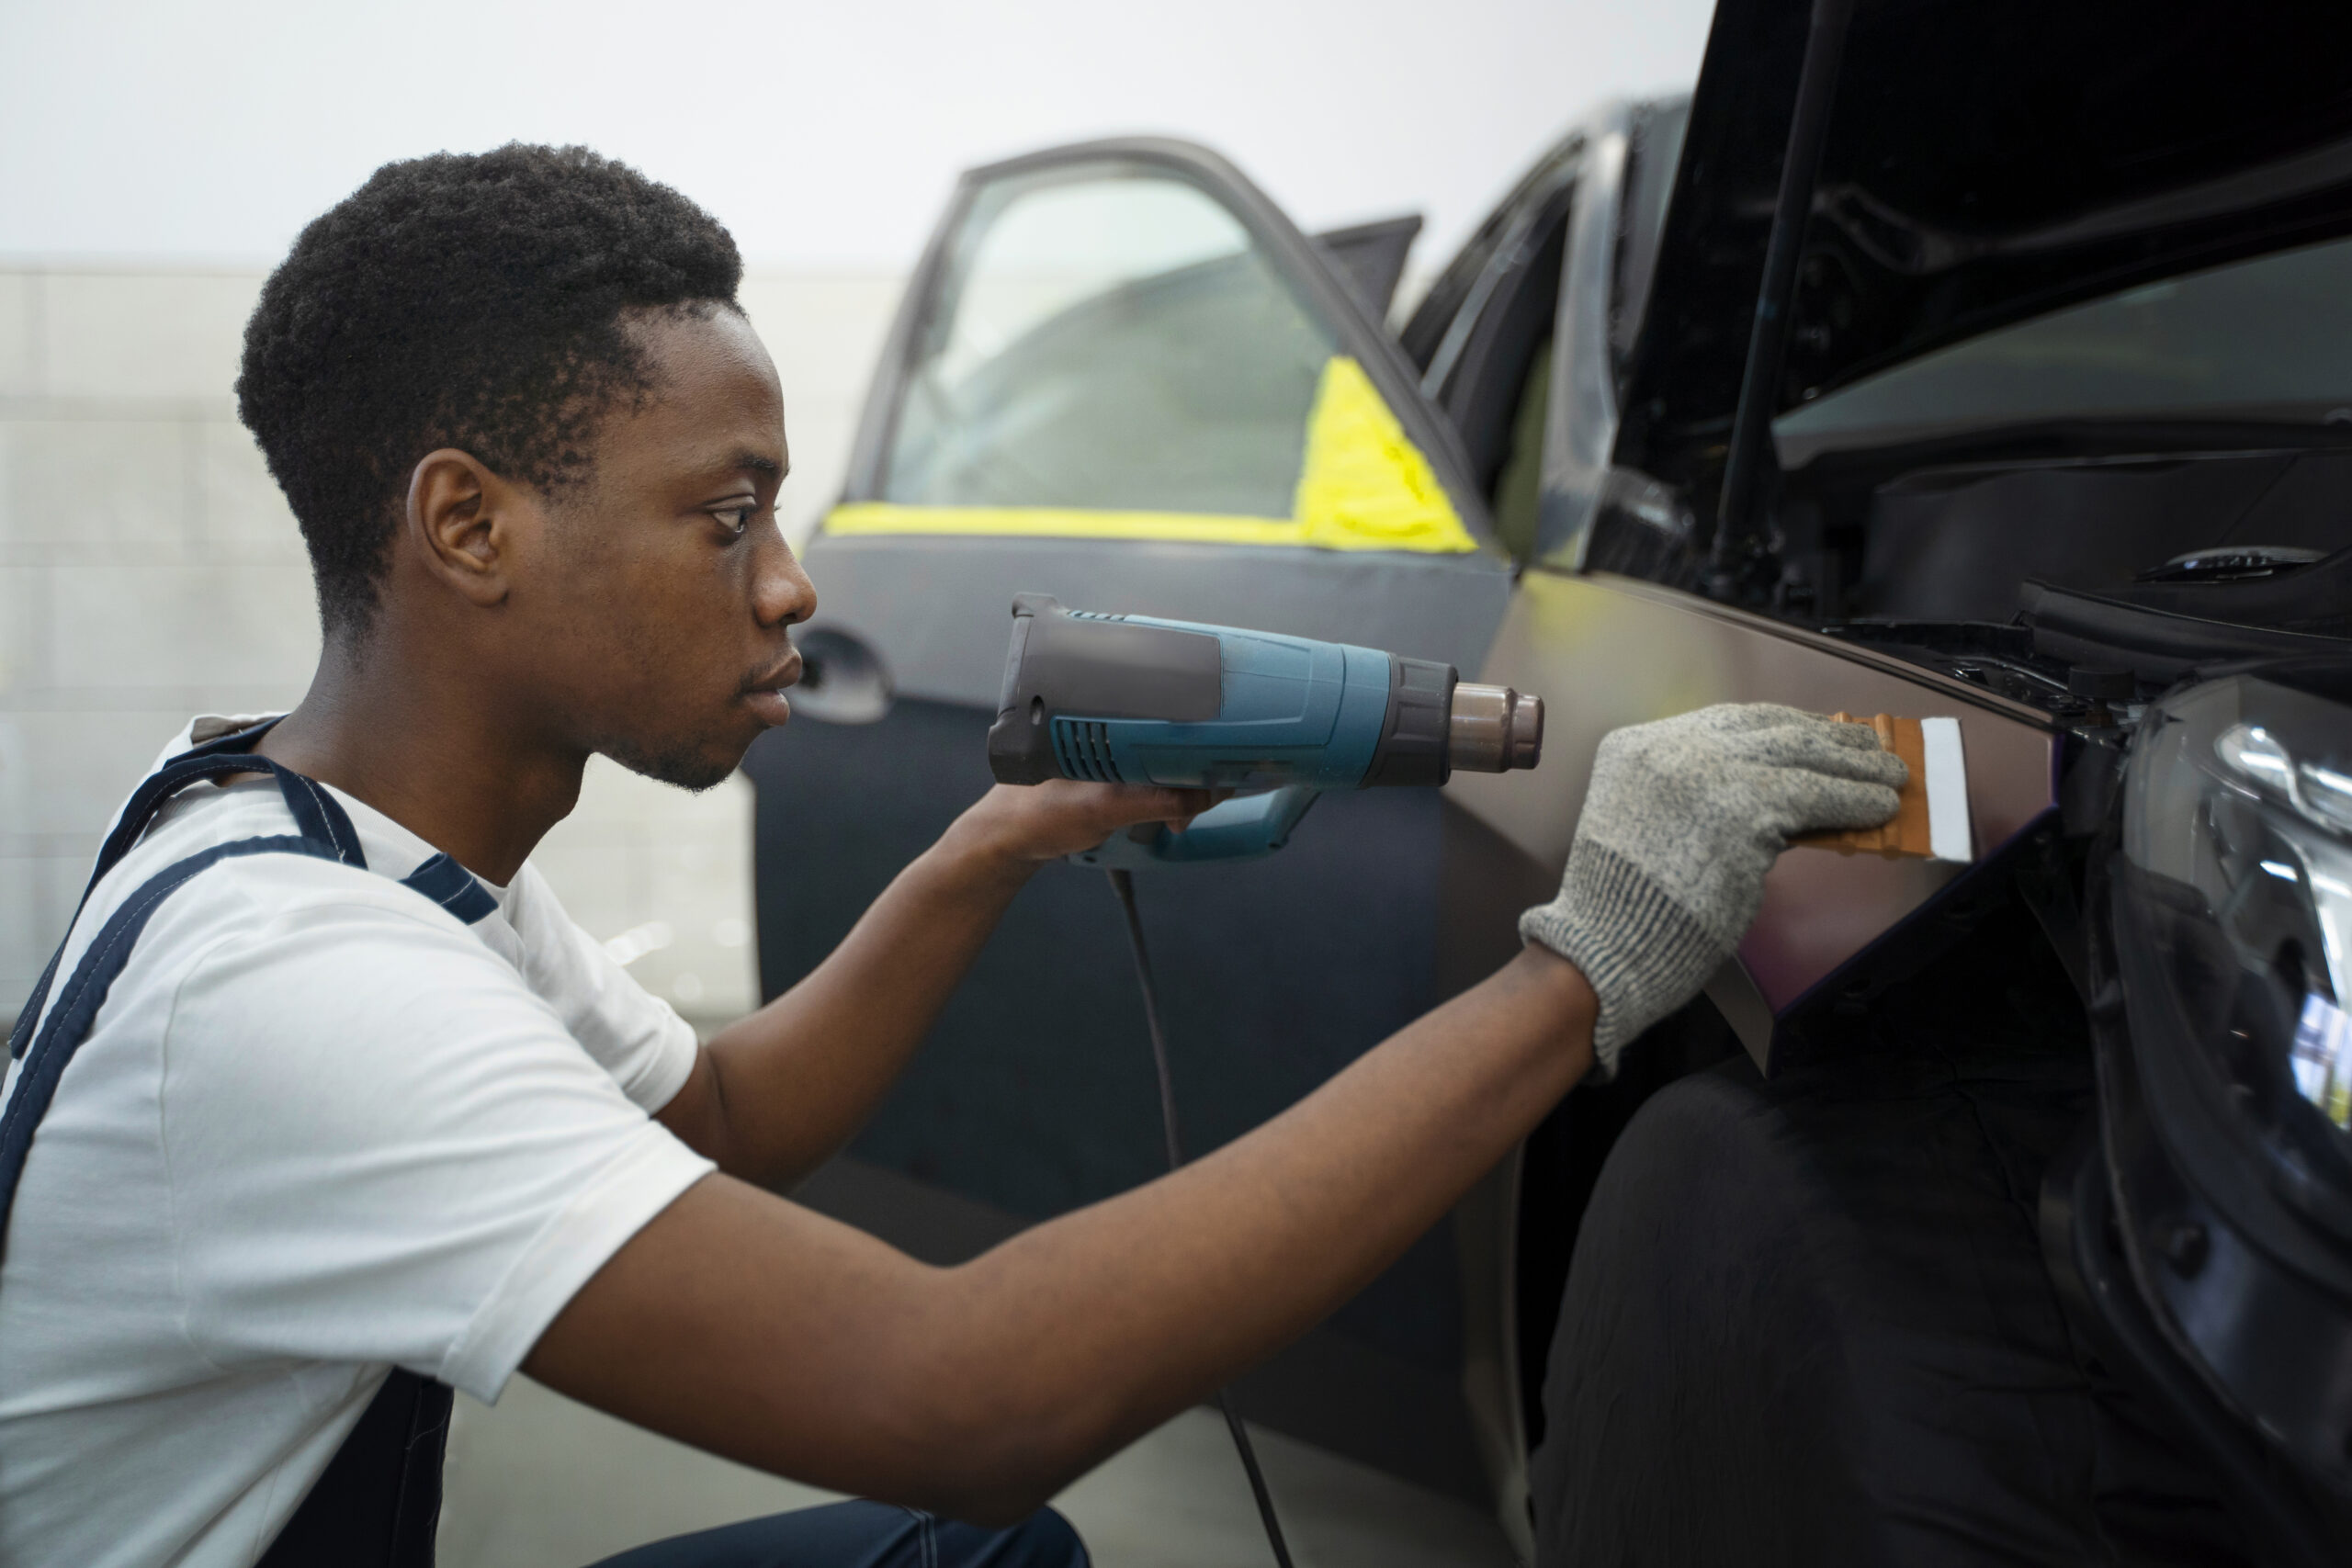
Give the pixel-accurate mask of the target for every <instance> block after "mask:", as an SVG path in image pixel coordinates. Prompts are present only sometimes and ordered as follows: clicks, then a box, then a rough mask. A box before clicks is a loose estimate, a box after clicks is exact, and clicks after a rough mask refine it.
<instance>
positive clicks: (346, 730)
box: [255, 629, 588, 886]
mask: <svg viewBox="0 0 2352 1568" xmlns="http://www.w3.org/2000/svg"><path fill="white" fill-rule="evenodd" d="M378 635H379V637H381V636H382V635H383V634H382V632H381V631H380V629H379V634H378ZM432 663H433V661H432V660H430V659H429V658H427V659H424V660H411V659H408V658H405V657H403V656H402V653H401V650H399V649H390V648H387V647H385V646H383V645H382V643H381V642H379V641H377V640H376V639H374V638H371V639H370V640H369V642H368V645H366V646H365V647H364V648H353V647H350V646H348V645H347V644H345V643H342V642H340V641H338V640H336V639H330V641H329V643H328V645H327V647H326V649H325V650H324V651H322V653H321V655H320V657H319V668H318V672H317V673H316V674H315V675H313V676H312V677H311V689H310V691H309V692H307V693H306V694H304V695H303V697H302V701H301V704H300V705H299V706H297V707H296V708H295V709H294V711H293V712H291V713H289V714H288V715H287V716H286V717H285V718H284V719H283V720H281V721H280V722H279V723H278V724H277V726H276V727H275V728H272V729H271V730H270V732H269V733H268V734H267V735H266V736H265V737H263V739H262V742H261V744H260V745H259V746H258V747H257V748H255V749H256V750H259V751H260V752H262V753H263V754H264V755H265V756H267V757H268V758H269V759H270V760H271V761H276V762H279V763H282V764H284V765H285V766H287V767H289V768H291V769H293V770H294V771H295V772H297V773H304V774H307V775H309V776H310V777H311V778H314V779H317V780H319V781H320V782H321V783H323V784H333V785H334V787H335V788H337V789H339V790H342V791H343V792H344V793H345V794H346V795H352V796H355V797H356V798H357V799H359V800H362V801H365V802H366V803H367V804H368V805H369V806H371V807H375V809H377V810H379V811H380V812H382V813H383V814H384V815H385V816H387V817H390V818H392V820H394V821H395V822H398V823H400V824H401V826H402V827H404V828H406V829H409V831H411V832H413V833H414V834H416V835H417V836H418V837H419V838H421V839H423V840H425V841H426V842H427V843H430V844H431V845H433V846H434V847H435V849H438V850H443V851H446V852H447V853H448V854H449V855H450V856H452V857H453V858H454V859H456V860H457V861H458V863H460V864H461V865H463V866H465V867H466V869H467V870H469V871H471V872H473V873H474V874H476V875H479V876H482V877H486V878H488V879H489V880H490V881H492V882H494V883H497V884H500V885H502V886H503V885H504V884H505V883H508V882H510V881H512V880H514V877H515V873H516V872H517V871H519V870H521V869H522V865H523V862H524V860H525V858H526V856H528V855H529V854H530V852H531V851H532V849H533V848H535V847H536V846H537V843H538V841H539V840H540V839H541V838H542V837H544V836H545V835H546V833H547V830H548V829H550V828H552V827H554V826H555V825H556V824H557V823H558V822H560V821H561V820H562V819H563V818H564V817H565V816H566V815H567V814H569V813H570V811H571V807H572V806H573V805H574V804H575V803H576V802H577V801H578V800H579V798H580V776H581V773H582V770H583V769H584V768H585V767H586V765H587V761H588V758H587V754H586V753H585V752H583V751H578V750H571V749H568V748H565V747H562V746H560V745H556V744H553V743H551V742H550V741H549V740H548V739H547V738H545V737H541V736H535V735H533V734H531V733H530V732H529V729H528V727H526V726H522V725H518V724H517V723H516V722H515V715H514V714H513V713H512V712H510V711H507V706H506V705H503V704H501V703H500V702H499V701H497V699H496V694H494V692H492V691H490V690H488V689H489V688H494V687H495V686H496V685H497V684H498V683H497V682H494V681H484V680H481V678H480V675H479V672H473V678H471V679H469V678H467V675H465V674H462V673H457V672H451V673H452V674H453V675H454V678H451V679H441V680H436V679H435V674H436V673H439V672H438V671H434V670H433V669H432V668H431V665H432Z"/></svg>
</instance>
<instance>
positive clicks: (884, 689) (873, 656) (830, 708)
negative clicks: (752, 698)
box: [792, 626, 894, 724]
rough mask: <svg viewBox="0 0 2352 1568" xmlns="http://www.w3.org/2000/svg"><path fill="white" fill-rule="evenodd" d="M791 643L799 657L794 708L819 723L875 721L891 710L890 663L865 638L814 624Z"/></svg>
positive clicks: (793, 698)
mask: <svg viewBox="0 0 2352 1568" xmlns="http://www.w3.org/2000/svg"><path fill="white" fill-rule="evenodd" d="M792 645H793V647H795V648H797V649H799V650H800V659H801V671H800V683H799V685H797V687H795V688H794V689H793V692H792V707H793V711H794V712H796V713H798V714H802V715H805V716H808V717H809V718H813V719H815V720H817V721H818V722H819V723H820V724H876V723H878V722H880V721H881V719H882V718H883V717H884V716H887V715H888V713H889V711H890V704H891V702H892V699H893V695H894V693H893V689H892V687H891V684H890V671H889V667H888V665H886V664H884V663H883V662H882V656H881V655H880V654H878V653H876V652H875V651H874V649H873V646H872V645H871V644H869V643H867V642H866V641H865V639H864V638H863V637H856V636H854V635H853V634H851V633H849V632H845V631H842V630H841V629H840V628H839V627H837V626H816V627H812V628H810V629H809V630H808V631H806V632H801V633H799V634H797V635H796V636H795V637H793V639H792Z"/></svg>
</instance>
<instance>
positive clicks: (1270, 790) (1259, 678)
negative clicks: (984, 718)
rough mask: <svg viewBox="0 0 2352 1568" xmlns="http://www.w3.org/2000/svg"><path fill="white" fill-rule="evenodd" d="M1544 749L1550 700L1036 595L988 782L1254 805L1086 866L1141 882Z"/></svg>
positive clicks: (1090, 859)
mask: <svg viewBox="0 0 2352 1568" xmlns="http://www.w3.org/2000/svg"><path fill="white" fill-rule="evenodd" d="M1543 747H1544V702H1543V699H1542V698H1540V697H1533V696H1528V695H1525V694H1521V693H1519V692H1514V691H1512V690H1511V689H1510V687H1508V686H1483V685H1478V684H1476V683H1474V682H1465V681H1462V680H1460V679H1458V678H1457V677H1456V674H1455V671H1454V669H1453V666H1452V665H1450V664H1440V663H1436V662H1433V661H1431V660H1425V659H1406V658H1403V657H1401V656H1399V655H1397V654H1394V653H1384V652H1381V651H1380V650H1378V649H1370V648H1358V647H1355V646H1353V645H1351V644H1348V643H1338V642H1318V641H1317V640H1315V639H1313V638H1311V637H1285V636H1283V635H1281V634H1279V633H1274V632H1259V631H1245V630H1242V629H1239V628H1238V627H1234V626H1205V625H1202V624H1200V623H1197V622H1193V621H1170V620H1161V619H1159V618H1157V617H1155V616H1150V615H1101V614H1096V613H1094V612H1091V611H1085V610H1068V609H1064V608H1063V607H1062V604H1061V603H1060V601H1058V600H1057V599H1054V598H1052V597H1050V596H1048V595H1046V594H1043V593H1023V594H1021V595H1019V596H1018V597H1016V598H1015V599H1014V600H1013V601H1012V650H1011V652H1010V653H1009V654H1008V655H1007V657H1006V659H1005V665H1004V688H1003V692H1002V694H1001V696H1000V698H999V699H998V702H997V716H996V722H995V723H994V724H993V725H991V726H990V727H989V769H990V771H991V772H993V773H995V775H996V777H997V779H998V781H999V782H1000V783H1003V784H1038V783H1042V782H1043V781H1045V780H1046V779H1052V778H1068V779H1086V780H1091V781H1094V782H1097V783H1103V784H1162V785H1170V786H1173V787H1177V788H1185V789H1231V790H1237V791H1241V792H1244V793H1243V794H1242V795H1240V796H1239V797H1238V798H1237V799H1233V800H1228V801H1226V802H1225V803H1224V804H1222V805H1220V806H1216V807H1212V808H1211V809H1209V810H1207V811H1204V812H1203V813H1202V814H1201V815H1200V816H1198V817H1196V818H1193V824H1192V826H1191V827H1190V828H1189V829H1185V830H1184V831H1182V832H1181V833H1180V832H1173V831H1171V830H1170V829H1168V828H1167V827H1166V826H1165V825H1163V824H1159V823H1147V824H1144V825H1141V826H1139V827H1137V828H1135V829H1130V830H1129V831H1128V832H1126V833H1125V834H1120V835H1114V837H1113V838H1111V839H1110V840H1106V841H1104V842H1103V844H1101V845H1098V846H1097V847H1096V848H1094V849H1092V850H1090V851H1087V852H1084V853H1082V854H1080V855H1077V856H1075V857H1073V858H1074V859H1076V860H1078V861H1079V862H1080V863H1083V864H1087V865H1096V866H1103V867H1105V868H1123V869H1129V870H1140V869H1143V868H1144V867H1147V866H1159V865H1178V864H1187V863H1201V862H1205V861H1233V860H1243V859H1250V858H1253V857H1255V856H1259V855H1264V854H1269V853H1272V852H1273V851H1275V850H1278V849H1280V848H1281V847H1282V846H1283V844H1284V843H1285V842H1287V841H1288V840H1289V838H1290V834H1291V829H1294V828H1295V827H1296V826H1297V825H1298V822H1299V819H1300V818H1303V817H1305V816H1306V810H1307V807H1310V806H1312V805H1313V804H1314V803H1315V797H1316V796H1317V795H1319V794H1321V793H1322V792H1323V791H1325V790H1332V789H1366V788H1371V787H1373V786H1375V785H1385V784H1443V783H1444V782H1445V781H1446V778H1447V777H1448V775H1450V774H1451V773H1453V770H1454V769H1456V768H1461V769H1464V770H1467V771H1470V772H1474V773H1503V772H1506V771H1508V770H1510V769H1512V768H1532V767H1533V766H1535V764H1536V761H1537V759H1538V758H1539V756H1540V755H1541V754H1542V751H1543Z"/></svg>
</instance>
